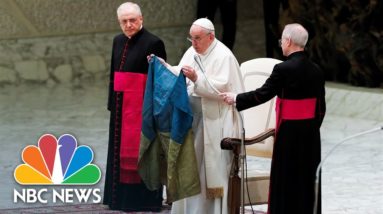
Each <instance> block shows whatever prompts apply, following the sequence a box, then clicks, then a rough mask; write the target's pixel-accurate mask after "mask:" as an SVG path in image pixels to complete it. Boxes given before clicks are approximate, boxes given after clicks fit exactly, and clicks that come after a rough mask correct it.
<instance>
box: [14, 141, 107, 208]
mask: <svg viewBox="0 0 383 214" xmlns="http://www.w3.org/2000/svg"><path fill="white" fill-rule="evenodd" d="M21 157H22V160H23V162H24V164H20V165H19V166H17V167H16V169H15V171H14V177H15V180H16V182H17V183H19V184H21V185H44V186H45V185H51V186H52V185H53V186H55V185H56V186H57V185H94V184H97V183H98V182H99V181H100V178H101V170H100V168H99V167H98V166H96V165H95V164H92V161H93V157H94V155H93V151H92V149H91V148H90V147H89V146H77V140H76V138H75V137H74V136H72V135H69V134H64V135H62V136H60V137H59V138H58V140H57V139H56V137H55V136H53V135H51V134H45V135H43V136H41V137H40V139H39V141H38V146H34V145H29V146H27V147H25V148H24V150H23V152H22V154H21ZM47 192H48V189H47V188H43V189H40V190H36V189H34V188H28V189H22V191H20V192H19V191H17V190H15V189H14V195H13V202H14V203H17V202H18V201H19V200H21V201H23V202H24V203H25V202H26V203H35V202H40V203H48V200H47V199H46V197H45V195H46V193H47ZM51 195H52V201H53V203H55V202H56V201H58V200H60V201H61V202H64V203H72V202H73V198H74V197H77V200H78V201H79V202H87V201H88V200H89V198H90V197H91V195H92V196H93V203H99V202H100V201H101V196H100V189H90V188H89V189H80V188H65V189H61V190H60V191H57V190H55V189H53V190H52V194H51Z"/></svg>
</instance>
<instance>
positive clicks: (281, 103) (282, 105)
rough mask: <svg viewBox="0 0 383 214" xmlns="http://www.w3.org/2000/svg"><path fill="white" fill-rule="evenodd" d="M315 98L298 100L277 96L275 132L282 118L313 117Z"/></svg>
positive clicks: (298, 118)
mask: <svg viewBox="0 0 383 214" xmlns="http://www.w3.org/2000/svg"><path fill="white" fill-rule="evenodd" d="M316 100H317V99H316V98H307V99H300V100H290V99H280V98H277V103H276V105H275V111H276V119H277V124H276V132H277V131H278V129H279V126H280V125H281V123H282V121H283V120H305V119H312V118H314V117H315V106H316Z"/></svg>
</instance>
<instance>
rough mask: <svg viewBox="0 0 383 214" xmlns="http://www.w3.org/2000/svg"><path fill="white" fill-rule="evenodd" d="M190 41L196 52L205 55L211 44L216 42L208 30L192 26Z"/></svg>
mask: <svg viewBox="0 0 383 214" xmlns="http://www.w3.org/2000/svg"><path fill="white" fill-rule="evenodd" d="M189 34H190V37H189V40H190V41H191V43H192V46H193V48H194V50H195V51H196V52H197V53H199V54H203V53H205V51H206V50H207V49H208V48H209V46H210V44H211V43H212V42H213V41H214V34H213V33H212V32H206V30H205V29H204V28H202V27H200V26H198V25H192V26H191V28H190V32H189Z"/></svg>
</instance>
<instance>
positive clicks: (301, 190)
mask: <svg viewBox="0 0 383 214" xmlns="http://www.w3.org/2000/svg"><path fill="white" fill-rule="evenodd" d="M307 39H308V33H307V31H306V29H304V28H303V26H301V25H299V24H290V25H286V26H285V29H284V31H283V33H282V39H281V40H280V43H281V47H282V51H283V54H284V55H285V56H287V60H286V61H284V62H282V63H280V64H277V65H275V67H274V69H273V71H272V73H271V75H270V77H269V78H268V79H267V80H266V82H265V83H264V85H263V86H262V87H261V88H258V89H256V90H254V91H250V92H245V93H242V94H238V95H235V94H233V93H228V94H222V97H223V98H224V99H225V101H226V102H227V103H228V104H233V103H235V104H236V108H237V109H238V110H239V111H242V110H245V109H247V108H250V107H253V106H257V105H260V104H262V103H265V102H267V101H268V100H270V99H272V98H273V97H274V96H277V102H276V117H277V122H276V136H275V142H274V148H273V157H272V164H271V175H270V176H271V177H270V188H269V205H268V214H286V213H294V214H308V213H313V210H314V196H315V191H314V182H315V177H316V176H315V174H316V169H317V166H318V165H319V163H320V161H321V140H320V126H321V124H322V121H323V118H324V115H325V111H326V104H325V88H324V84H325V82H324V74H323V72H322V71H321V70H320V69H319V67H318V66H316V65H315V64H314V63H312V62H311V61H310V60H309V59H308V57H307V56H306V54H305V52H304V47H305V44H306V42H307ZM254 119H256V118H254ZM318 193H319V197H318V198H319V201H318V202H319V203H318V206H317V213H321V203H320V201H321V195H320V194H321V191H320V186H319V190H318Z"/></svg>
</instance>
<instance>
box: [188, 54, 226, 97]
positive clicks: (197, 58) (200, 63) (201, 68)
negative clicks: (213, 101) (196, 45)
mask: <svg viewBox="0 0 383 214" xmlns="http://www.w3.org/2000/svg"><path fill="white" fill-rule="evenodd" d="M194 61H195V62H196V63H197V65H198V67H199V69H200V70H201V71H202V75H203V76H204V77H205V79H206V82H207V83H208V84H209V86H210V88H211V89H213V91H214V92H215V93H217V94H220V93H221V92H220V91H218V89H217V88H216V87H214V86H213V85H212V84H211V83H210V81H209V79H208V78H207V76H206V74H205V73H206V72H205V69H204V68H203V65H202V62H201V59H200V58H199V56H197V54H196V55H194Z"/></svg>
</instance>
